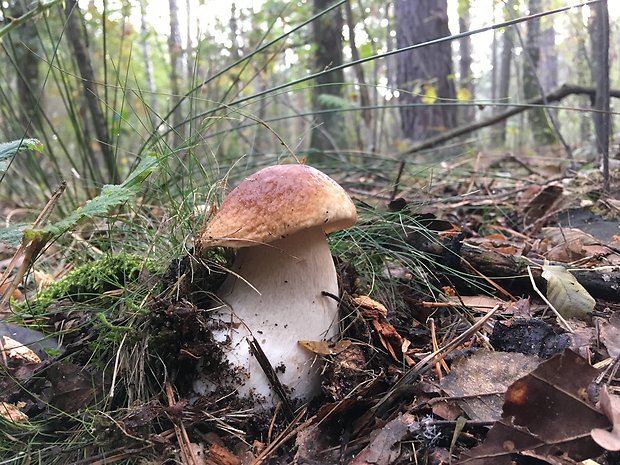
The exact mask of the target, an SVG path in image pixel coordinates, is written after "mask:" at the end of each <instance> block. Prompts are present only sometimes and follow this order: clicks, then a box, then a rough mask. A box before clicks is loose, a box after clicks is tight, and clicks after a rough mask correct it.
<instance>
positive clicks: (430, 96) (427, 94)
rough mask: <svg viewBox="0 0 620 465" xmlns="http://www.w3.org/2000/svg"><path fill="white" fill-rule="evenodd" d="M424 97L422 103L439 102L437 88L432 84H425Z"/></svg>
mask: <svg viewBox="0 0 620 465" xmlns="http://www.w3.org/2000/svg"><path fill="white" fill-rule="evenodd" d="M423 89H424V96H423V97H422V103H428V104H431V103H435V101H436V100H437V88H436V87H435V86H433V85H432V84H424V86H423Z"/></svg>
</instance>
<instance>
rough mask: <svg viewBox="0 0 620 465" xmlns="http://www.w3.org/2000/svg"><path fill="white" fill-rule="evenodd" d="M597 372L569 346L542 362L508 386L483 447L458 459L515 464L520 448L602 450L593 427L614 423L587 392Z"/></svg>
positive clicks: (552, 452)
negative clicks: (497, 419) (593, 435)
mask: <svg viewBox="0 0 620 465" xmlns="http://www.w3.org/2000/svg"><path fill="white" fill-rule="evenodd" d="M597 374H598V372H597V370H595V369H594V368H593V367H591V366H590V365H589V364H588V361H587V360H586V359H584V358H582V357H580V356H579V355H577V354H576V353H574V352H572V351H570V350H567V351H565V352H564V353H563V354H562V355H558V356H555V357H553V358H551V359H549V360H547V361H545V362H543V363H541V364H540V365H539V366H538V368H536V369H535V370H534V371H533V372H532V373H530V374H529V375H527V376H525V377H523V378H521V379H519V380H518V381H516V382H515V383H513V384H512V385H511V386H510V387H509V388H508V391H507V392H506V400H505V402H504V407H503V414H502V420H501V421H498V422H496V423H495V424H494V426H493V427H492V428H491V430H490V431H489V433H488V435H487V437H486V439H485V441H484V442H483V443H482V444H481V445H480V446H477V447H474V448H473V449H471V450H469V451H466V452H464V453H463V454H462V455H461V459H460V461H459V463H461V464H468V465H510V464H513V463H514V460H515V458H516V457H517V456H518V454H521V453H523V455H526V453H534V454H536V456H538V457H556V458H557V457H560V456H568V457H570V458H571V459H573V460H585V459H587V458H592V457H596V456H598V455H600V453H601V452H602V451H601V449H600V448H599V446H598V445H597V444H596V443H595V442H594V440H593V439H592V436H591V435H590V432H591V431H592V429H594V428H607V427H609V421H608V420H607V418H606V417H605V416H604V415H603V414H601V413H600V412H599V411H598V410H597V409H596V408H595V407H594V406H593V405H592V404H591V403H590V402H589V401H588V400H587V394H586V393H587V387H588V385H589V384H590V383H591V382H592V380H593V379H594V378H595V377H596V375H597Z"/></svg>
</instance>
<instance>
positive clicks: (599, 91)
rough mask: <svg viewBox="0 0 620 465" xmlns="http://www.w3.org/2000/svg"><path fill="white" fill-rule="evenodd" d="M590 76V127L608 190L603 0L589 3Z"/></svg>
mask: <svg viewBox="0 0 620 465" xmlns="http://www.w3.org/2000/svg"><path fill="white" fill-rule="evenodd" d="M591 12H592V14H591V17H590V22H589V26H590V41H591V43H592V80H593V81H594V82H595V83H596V95H595V98H594V110H595V112H594V128H595V129H596V140H597V143H598V152H599V154H600V156H601V165H602V168H603V184H604V185H603V188H604V190H605V191H606V192H608V191H609V134H610V115H609V11H608V9H607V2H606V1H603V2H599V3H596V4H594V5H592V7H591Z"/></svg>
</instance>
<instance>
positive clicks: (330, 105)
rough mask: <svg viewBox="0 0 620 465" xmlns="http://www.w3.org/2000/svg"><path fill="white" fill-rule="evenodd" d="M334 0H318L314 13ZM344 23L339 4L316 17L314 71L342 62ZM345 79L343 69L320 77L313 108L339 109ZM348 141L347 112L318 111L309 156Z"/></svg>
mask: <svg viewBox="0 0 620 465" xmlns="http://www.w3.org/2000/svg"><path fill="white" fill-rule="evenodd" d="M332 3H333V1H332V0H314V1H313V7H314V11H313V13H314V14H318V13H320V12H321V11H323V10H325V9H326V8H327V7H328V6H330V5H331V4H332ZM342 26H343V21H342V13H341V11H340V8H336V9H334V10H332V11H330V12H329V13H327V14H324V15H322V16H321V17H319V18H317V19H316V20H315V21H313V23H312V33H313V36H314V42H315V44H316V49H315V52H314V70H313V71H314V72H319V71H323V70H326V69H329V68H333V67H336V66H340V65H341V64H342ZM343 83H344V73H343V71H342V70H338V71H335V72H332V73H327V74H324V75H322V76H319V77H318V78H316V82H315V87H314V88H313V90H312V109H313V111H315V112H316V111H323V110H334V109H337V107H338V102H337V99H342V98H343ZM330 97H331V98H330ZM345 141H346V138H345V124H344V116H343V115H342V114H341V113H339V112H337V111H336V112H331V113H323V114H318V115H316V116H315V119H314V126H313V129H312V135H311V137H310V148H311V152H313V153H311V154H310V155H309V157H308V158H309V159H313V158H316V155H317V154H316V152H324V151H327V150H339V149H342V148H343V147H344V146H345Z"/></svg>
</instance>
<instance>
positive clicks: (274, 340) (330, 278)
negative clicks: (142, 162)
mask: <svg viewBox="0 0 620 465" xmlns="http://www.w3.org/2000/svg"><path fill="white" fill-rule="evenodd" d="M356 220H357V212H356V210H355V206H354V205H353V202H352V201H351V199H350V197H349V196H348V195H347V193H346V192H345V191H344V189H343V188H342V187H341V186H340V185H339V184H338V183H336V182H335V181H334V180H333V179H331V178H330V177H329V176H327V175H326V174H324V173H322V172H321V171H319V170H317V169H315V168H312V167H310V166H306V165H301V164H296V165H278V166H272V167H268V168H264V169H262V170H260V171H258V172H257V173H256V174H253V175H251V176H249V177H247V178H245V180H244V181H242V182H241V184H239V185H238V186H237V187H236V188H235V189H233V190H232V191H231V192H230V194H229V195H228V196H227V197H226V198H225V199H224V201H223V202H222V205H221V207H220V209H219V211H218V212H217V214H216V215H215V216H214V218H213V219H212V220H211V222H210V223H209V224H208V226H207V227H206V229H205V230H204V232H203V233H202V234H201V237H200V238H199V244H200V246H201V247H203V248H204V247H215V246H224V247H235V248H239V250H238V251H237V256H236V259H235V262H234V264H233V265H232V267H231V269H230V273H229V275H228V276H227V278H226V280H225V281H224V283H223V284H222V286H221V288H220V289H219V290H218V291H217V294H218V296H219V298H220V299H221V300H222V302H224V303H225V305H224V306H223V307H222V308H220V309H219V310H218V313H219V318H220V320H221V321H223V322H225V323H227V326H228V328H229V329H228V338H229V341H230V345H229V346H228V347H227V349H226V357H227V359H228V361H229V362H230V363H231V364H232V365H233V366H234V367H238V368H240V369H242V371H243V372H244V376H243V378H244V379H243V380H242V381H240V382H239V385H238V386H237V389H238V391H239V393H240V394H241V395H242V396H248V395H249V394H250V393H251V392H253V393H255V394H258V395H260V396H264V397H265V398H266V400H267V402H268V403H271V404H273V403H274V402H275V399H276V396H275V395H274V394H273V392H272V390H271V387H270V385H269V383H268V379H267V377H266V375H265V373H264V371H263V370H262V369H261V367H260V365H259V364H258V362H257V360H256V359H255V358H254V357H253V356H252V355H251V352H250V349H249V344H248V340H247V339H248V338H249V337H250V336H252V337H254V338H255V340H256V341H257V342H258V344H259V345H260V347H261V349H262V350H263V352H264V353H265V355H266V356H267V359H268V360H269V362H270V363H271V365H272V366H273V367H274V368H275V369H276V372H277V374H278V378H279V380H280V383H281V384H282V385H283V386H285V387H286V388H287V389H289V392H290V394H291V397H292V398H296V399H302V400H309V399H310V398H312V397H313V396H314V395H316V394H317V392H318V390H319V387H320V380H319V376H318V371H319V369H320V366H319V364H318V363H313V361H314V356H313V354H312V353H310V352H308V351H307V350H305V349H303V348H302V347H300V346H299V345H298V341H299V340H302V339H303V340H315V341H318V340H324V339H329V338H331V337H333V336H335V335H336V334H337V333H338V311H337V307H338V306H337V302H335V301H334V300H333V299H331V298H329V297H327V296H325V295H322V292H323V291H327V292H329V293H331V294H335V295H338V280H337V276H336V270H335V267H334V262H333V259H332V256H331V253H330V250H329V247H328V243H327V239H326V236H325V234H326V233H329V232H332V231H336V230H339V229H343V228H347V227H349V226H352V225H353V224H354V223H355V221H356Z"/></svg>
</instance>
